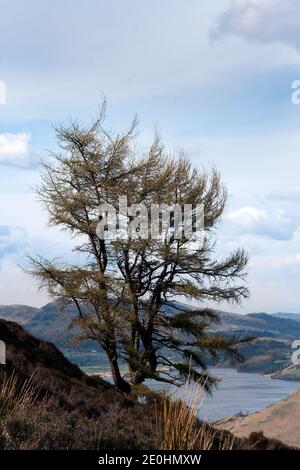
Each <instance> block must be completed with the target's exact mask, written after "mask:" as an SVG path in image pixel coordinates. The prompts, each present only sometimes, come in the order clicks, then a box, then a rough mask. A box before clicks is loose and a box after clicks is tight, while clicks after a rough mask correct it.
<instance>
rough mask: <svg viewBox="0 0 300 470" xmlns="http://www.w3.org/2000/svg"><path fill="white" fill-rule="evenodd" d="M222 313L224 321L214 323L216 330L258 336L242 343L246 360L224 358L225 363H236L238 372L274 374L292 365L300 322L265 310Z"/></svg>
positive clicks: (242, 352) (229, 333)
mask: <svg viewBox="0 0 300 470" xmlns="http://www.w3.org/2000/svg"><path fill="white" fill-rule="evenodd" d="M221 317H222V322H221V324H219V325H217V326H216V327H215V332H216V333H218V334H223V335H233V334H235V335H238V336H240V337H244V336H247V335H254V336H255V337H256V339H255V340H254V341H252V342H251V343H250V344H244V345H243V344H242V345H241V346H240V347H239V351H240V353H241V354H242V355H243V356H244V358H245V361H244V362H243V363H237V362H235V363H232V361H230V360H228V359H224V361H223V362H222V366H230V365H234V366H235V367H236V368H237V370H238V371H239V372H258V373H263V374H273V373H276V372H278V371H280V370H282V369H285V368H286V367H289V366H290V365H291V355H292V352H293V350H292V347H291V346H292V342H293V341H294V340H295V339H299V338H300V323H299V322H297V321H294V320H290V319H285V318H280V317H276V316H273V315H269V314H266V313H250V314H248V315H237V314H230V313H225V314H222V315H221ZM276 378H277V377H276ZM278 378H279V377H278ZM295 380H296V376H295Z"/></svg>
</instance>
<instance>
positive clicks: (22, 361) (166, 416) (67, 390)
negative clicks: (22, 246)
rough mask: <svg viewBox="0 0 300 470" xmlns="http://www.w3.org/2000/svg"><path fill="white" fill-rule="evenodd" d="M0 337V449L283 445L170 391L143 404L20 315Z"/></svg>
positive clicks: (1, 326)
mask: <svg viewBox="0 0 300 470" xmlns="http://www.w3.org/2000/svg"><path fill="white" fill-rule="evenodd" d="M0 337H1V338H2V339H3V340H4V341H5V343H6V345H7V365H6V366H1V369H0V449H98V450H112V449H141V450H147V449H155V448H160V449H171V450H173V449H199V450H200V449H219V450H220V449H228V448H232V449H252V448H254V449H255V448H263V449H271V448H272V449H273V448H286V446H284V445H282V444H280V443H278V441H270V440H268V439H266V438H265V437H264V436H263V435H261V434H259V435H255V436H254V435H252V437H251V438H250V440H248V439H239V438H235V437H233V436H232V434H231V433H230V432H228V431H222V430H220V429H214V428H213V427H211V426H209V425H208V424H206V423H203V422H200V421H198V419H197V418H196V408H195V407H193V406H192V407H187V406H186V405H185V404H183V403H182V402H179V401H177V402H176V401H175V402H173V401H170V399H169V398H168V397H161V396H159V395H157V394H154V393H151V392H149V393H147V397H146V400H145V402H146V403H145V404H142V403H140V402H139V400H137V396H133V395H132V396H128V395H124V394H122V393H121V392H119V391H117V390H116V388H115V387H114V386H112V385H110V384H108V383H107V382H105V381H104V380H102V379H101V378H95V377H88V376H86V375H85V374H84V373H83V372H82V371H81V370H80V369H79V368H78V367H77V366H75V365H73V364H71V363H70V362H69V361H67V359H65V357H64V356H63V354H62V353H61V352H60V351H59V350H58V349H56V348H55V346H53V345H52V344H51V343H48V342H45V341H41V340H38V339H37V338H34V337H33V336H31V335H29V334H28V333H26V332H25V330H23V328H22V327H20V326H19V325H17V324H16V323H13V322H7V321H4V320H0ZM142 393H144V392H143V391H140V392H138V393H137V395H141V394H142ZM155 410H156V412H155ZM169 431H170V433H169ZM169 434H170V439H169V437H168V436H169Z"/></svg>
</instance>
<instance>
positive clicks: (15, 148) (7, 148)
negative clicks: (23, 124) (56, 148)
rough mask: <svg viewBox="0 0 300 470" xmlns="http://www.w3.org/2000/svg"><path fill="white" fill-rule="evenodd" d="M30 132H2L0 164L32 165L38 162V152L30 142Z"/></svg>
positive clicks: (24, 166) (0, 137) (26, 166)
mask: <svg viewBox="0 0 300 470" xmlns="http://www.w3.org/2000/svg"><path fill="white" fill-rule="evenodd" d="M30 141H31V135H30V134H29V133H28V132H20V133H18V134H0V164H4V165H12V166H18V167H22V168H28V167H32V166H33V165H35V164H36V163H37V157H38V152H37V151H36V150H35V149H34V148H33V147H32V145H31V144H30Z"/></svg>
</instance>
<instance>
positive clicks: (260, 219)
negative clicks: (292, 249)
mask: <svg viewBox="0 0 300 470" xmlns="http://www.w3.org/2000/svg"><path fill="white" fill-rule="evenodd" d="M226 219H227V220H229V221H231V222H232V223H233V224H234V227H233V231H236V232H238V233H252V234H255V235H257V236H262V237H266V238H272V239H274V240H291V239H292V238H293V236H294V232H295V230H296V228H297V221H296V220H294V218H292V217H290V216H289V215H288V214H286V213H285V212H284V211H283V210H282V209H275V210H269V211H267V210H266V209H261V208H257V207H251V206H246V207H241V208H240V209H237V210H235V211H232V212H230V213H229V214H227V216H226Z"/></svg>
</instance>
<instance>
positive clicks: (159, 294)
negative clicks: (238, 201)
mask: <svg viewBox="0 0 300 470" xmlns="http://www.w3.org/2000/svg"><path fill="white" fill-rule="evenodd" d="M104 114H105V106H103V107H102V108H101V111H100V113H99V115H98V117H97V118H96V119H95V120H94V121H93V122H92V124H91V125H90V126H88V127H85V126H83V125H81V124H80V123H79V122H77V121H71V122H70V123H68V124H67V125H61V126H59V127H58V128H56V136H57V142H58V144H59V147H60V151H59V152H58V153H55V154H54V155H51V156H50V158H49V161H48V162H46V163H44V164H43V170H42V176H41V177H42V183H41V185H40V186H39V187H38V188H37V194H38V196H39V198H40V200H41V202H42V203H43V204H44V206H45V208H46V210H47V211H48V214H49V222H50V224H51V225H54V226H58V227H60V228H62V229H65V230H67V231H68V232H69V233H70V234H71V235H72V236H74V237H77V242H78V245H77V246H76V247H75V248H74V251H75V252H77V253H78V254H81V256H80V257H78V260H79V259H80V262H79V261H78V263H77V264H73V265H70V264H67V263H66V262H64V261H63V260H57V259H55V260H47V259H44V258H42V257H32V258H31V263H32V267H31V269H30V272H31V274H33V275H34V276H35V277H36V278H37V279H38V280H39V282H40V284H41V285H42V286H44V287H46V288H47V289H48V291H49V293H50V295H51V296H52V297H53V298H55V299H60V300H64V301H65V302H66V303H69V302H73V303H74V304H75V305H76V307H77V312H78V315H77V317H76V322H77V323H78V325H80V327H81V331H82V335H81V337H82V338H83V339H92V340H94V341H96V342H97V343H98V344H99V345H101V347H102V348H103V350H104V351H105V352H106V354H107V357H108V359H109V362H110V365H111V370H112V375H113V379H114V382H115V384H116V386H117V387H118V388H119V389H120V390H123V391H129V390H130V383H141V382H143V381H144V380H145V379H147V378H152V379H155V380H159V381H164V382H170V383H180V381H181V380H182V379H185V378H186V377H189V378H191V379H196V380H201V381H202V382H203V384H204V385H205V386H206V388H208V389H209V388H210V387H211V386H212V384H213V383H214V378H213V377H211V376H210V375H209V373H208V371H207V363H206V361H207V359H209V358H215V359H216V358H218V356H219V355H220V354H222V355H223V354H224V353H228V354H230V355H234V356H236V357H238V351H237V345H238V344H239V342H240V341H241V340H240V339H239V338H237V337H229V338H228V337H226V338H225V337H222V336H219V335H216V334H213V329H212V328H211V326H212V324H213V323H215V322H217V321H219V315H218V314H217V313H216V312H215V311H213V310H211V309H209V308H207V307H206V305H207V304H209V303H211V302H221V301H228V302H233V303H236V302H240V301H241V300H242V299H243V298H245V297H247V295H248V291H247V288H246V287H245V286H244V277H245V268H246V265H247V256H246V255H245V253H244V251H243V250H237V251H235V252H233V253H231V254H229V255H228V257H226V258H225V259H223V260H221V259H219V258H218V257H216V255H215V251H216V250H215V241H214V238H215V229H216V226H217V224H218V222H219V220H220V217H221V215H222V213H223V211H224V207H225V203H226V191H225V189H224V187H223V185H222V183H221V181H220V176H219V174H218V172H217V171H216V170H215V169H211V170H210V171H204V170H201V171H200V170H199V169H197V168H194V167H193V166H192V164H191V162H190V161H189V160H188V158H187V157H186V156H185V155H183V154H180V155H175V156H172V157H171V156H169V155H168V153H167V152H166V150H165V148H164V146H163V144H162V142H161V140H160V138H159V136H158V135H155V137H154V140H153V143H152V145H151V146H150V148H149V149H148V151H147V152H144V153H141V152H139V150H138V147H137V143H136V141H137V136H138V133H137V121H136V120H134V121H133V123H132V124H131V126H130V127H129V129H128V130H126V131H125V132H122V133H120V134H118V133H114V132H108V131H106V130H105V129H104V127H103V122H104ZM120 197H123V200H124V197H126V198H127V199H126V203H127V206H128V208H129V209H128V213H126V214H123V219H124V220H125V222H126V223H128V221H129V227H130V230H129V232H128V233H129V234H128V233H127V235H126V236H125V237H121V236H113V237H111V238H109V237H107V236H106V232H107V228H108V226H109V223H110V222H109V219H108V217H107V216H108V210H107V209H109V208H114V209H115V210H116V211H118V212H119V216H118V217H117V219H116V221H117V228H118V229H119V232H121V230H120V228H121V226H122V227H123V225H124V220H122V218H121V216H120V204H119V202H120V199H119V198H120ZM172 206H173V208H174V207H175V209H174V210H172ZM141 207H142V209H143V207H144V208H146V215H145V213H141V212H143V211H142V209H141ZM153 207H154V208H160V209H159V210H158V219H157V220H158V226H159V227H160V235H159V237H153V236H151V235H153V233H151V230H152V229H153V224H154V222H155V221H154V212H153ZM183 207H188V208H189V210H190V212H189V214H190V220H191V224H190V229H191V228H192V229H195V223H196V222H197V221H196V216H197V207H198V208H199V207H201V208H203V217H204V218H203V222H204V228H205V230H204V232H203V233H201V237H202V238H201V242H200V240H199V239H196V240H194V241H193V240H191V238H190V237H187V236H186V231H185V230H184V224H183V218H182V213H181V212H180V214H181V215H179V216H178V212H176V211H178V208H179V209H180V208H183ZM103 208H104V209H103ZM161 208H163V209H161ZM176 208H177V209H176ZM164 211H165V212H164ZM168 211H169V212H168ZM166 214H167V215H166ZM127 216H128V217H127ZM178 217H179V219H178ZM166 219H167V222H168V223H167V225H166V226H164V223H165V221H166ZM157 220H156V222H157ZM178 221H179V225H177V230H180V233H181V235H182V236H181V237H178V236H176V233H175V232H176V222H178ZM145 224H146V226H148V227H149V228H148V229H146V236H145V230H142V227H143V228H144V229H145ZM99 227H100V230H99ZM178 227H179V228H178ZM185 228H186V227H185ZM196 235H197V236H198V235H199V233H198V232H197V233H196ZM196 238H197V237H196ZM120 360H122V361H125V362H126V364H127V366H128V367H127V368H128V372H127V376H128V374H129V379H126V380H125V378H124V376H123V375H122V373H121V371H120Z"/></svg>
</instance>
